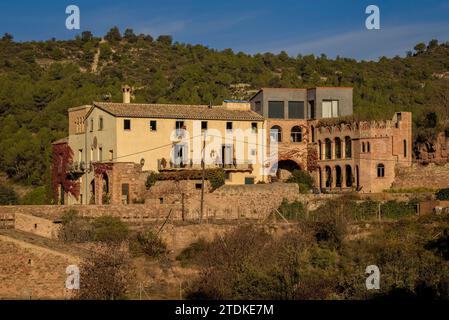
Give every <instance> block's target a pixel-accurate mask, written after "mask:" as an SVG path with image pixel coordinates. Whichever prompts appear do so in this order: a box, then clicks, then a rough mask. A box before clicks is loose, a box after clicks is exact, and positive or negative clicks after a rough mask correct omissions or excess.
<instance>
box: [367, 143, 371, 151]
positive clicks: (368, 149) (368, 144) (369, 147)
mask: <svg viewBox="0 0 449 320" xmlns="http://www.w3.org/2000/svg"><path fill="white" fill-rule="evenodd" d="M366 152H368V153H369V152H371V145H370V143H369V142H367V143H366Z"/></svg>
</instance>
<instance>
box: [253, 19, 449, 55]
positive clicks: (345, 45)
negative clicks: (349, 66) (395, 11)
mask: <svg viewBox="0 0 449 320" xmlns="http://www.w3.org/2000/svg"><path fill="white" fill-rule="evenodd" d="M328 34H329V35H328V36H320V37H316V39H313V38H312V39H311V38H308V39H289V40H285V41H282V43H281V42H273V43H271V44H267V43H265V44H264V45H263V46H261V47H253V48H250V49H249V50H247V51H249V52H260V51H271V52H280V51H282V50H284V51H287V52H288V53H289V54H291V55H296V54H298V53H301V54H311V53H313V54H316V55H318V54H321V53H325V54H326V55H328V56H330V57H335V56H337V55H340V56H343V57H352V58H356V59H367V60H373V59H377V58H379V57H381V56H384V55H385V56H394V55H404V54H405V53H406V51H408V50H411V49H413V47H414V46H415V44H416V43H418V42H426V43H427V42H428V41H429V40H431V39H433V38H436V39H439V40H441V41H446V40H449V23H446V22H445V23H435V24H419V25H402V26H381V30H367V29H359V30H356V31H349V32H340V33H333V34H332V33H330V32H329V33H328Z"/></svg>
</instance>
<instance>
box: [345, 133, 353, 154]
mask: <svg viewBox="0 0 449 320" xmlns="http://www.w3.org/2000/svg"><path fill="white" fill-rule="evenodd" d="M345 157H346V158H352V140H351V138H350V137H345Z"/></svg>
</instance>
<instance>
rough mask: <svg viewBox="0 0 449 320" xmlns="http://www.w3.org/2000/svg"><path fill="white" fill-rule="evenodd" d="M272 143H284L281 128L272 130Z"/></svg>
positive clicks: (274, 127) (275, 127) (276, 127)
mask: <svg viewBox="0 0 449 320" xmlns="http://www.w3.org/2000/svg"><path fill="white" fill-rule="evenodd" d="M270 137H271V141H277V142H282V129H281V127H279V126H272V127H271V129H270Z"/></svg>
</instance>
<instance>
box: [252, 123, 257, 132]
mask: <svg viewBox="0 0 449 320" xmlns="http://www.w3.org/2000/svg"><path fill="white" fill-rule="evenodd" d="M251 131H252V133H257V122H253V123H251Z"/></svg>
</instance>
